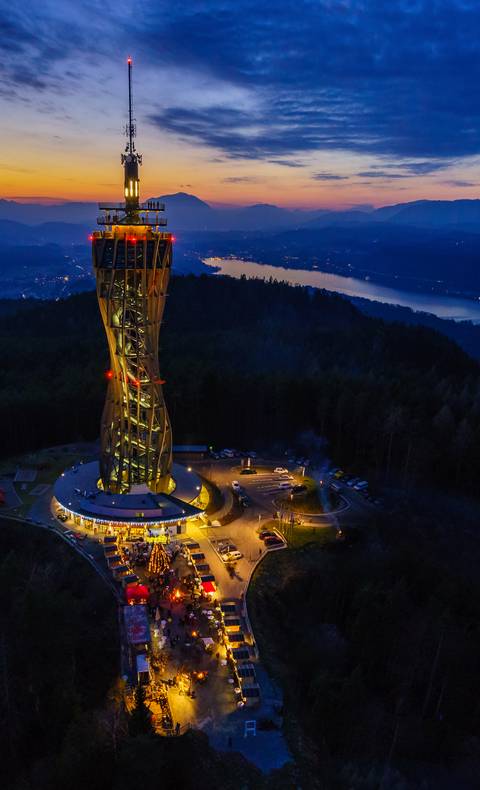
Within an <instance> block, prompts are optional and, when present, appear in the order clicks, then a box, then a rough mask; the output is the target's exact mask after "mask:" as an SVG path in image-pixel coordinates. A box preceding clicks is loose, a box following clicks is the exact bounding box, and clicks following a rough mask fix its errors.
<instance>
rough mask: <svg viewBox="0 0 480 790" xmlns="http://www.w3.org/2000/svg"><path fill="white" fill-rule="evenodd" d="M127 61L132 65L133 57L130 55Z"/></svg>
mask: <svg viewBox="0 0 480 790" xmlns="http://www.w3.org/2000/svg"><path fill="white" fill-rule="evenodd" d="M127 63H128V65H129V66H131V65H132V58H131V57H130V55H129V56H128V58H127Z"/></svg>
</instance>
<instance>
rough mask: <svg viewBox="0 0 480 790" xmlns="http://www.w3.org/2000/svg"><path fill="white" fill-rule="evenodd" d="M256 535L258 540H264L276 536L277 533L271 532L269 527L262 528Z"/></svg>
mask: <svg viewBox="0 0 480 790" xmlns="http://www.w3.org/2000/svg"><path fill="white" fill-rule="evenodd" d="M258 537H259V538H260V540H266V539H267V538H276V537H277V535H276V534H275V532H271V531H270V530H269V529H264V530H262V532H260V533H259V535H258Z"/></svg>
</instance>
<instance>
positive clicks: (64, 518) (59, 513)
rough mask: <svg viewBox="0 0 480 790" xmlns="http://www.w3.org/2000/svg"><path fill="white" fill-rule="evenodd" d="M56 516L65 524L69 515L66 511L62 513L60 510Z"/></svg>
mask: <svg viewBox="0 0 480 790" xmlns="http://www.w3.org/2000/svg"><path fill="white" fill-rule="evenodd" d="M56 516H57V518H58V520H59V521H61V522H62V523H63V524H65V522H66V521H68V516H66V515H65V513H62V512H61V511H59V512H58V513H57V514H56Z"/></svg>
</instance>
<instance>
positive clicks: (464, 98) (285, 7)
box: [0, 0, 480, 182]
mask: <svg viewBox="0 0 480 790" xmlns="http://www.w3.org/2000/svg"><path fill="white" fill-rule="evenodd" d="M0 35H1V41H2V48H3V50H4V52H5V53H6V57H4V58H2V59H1V61H0V76H1V78H2V82H3V88H2V89H1V90H2V91H3V92H4V94H5V95H8V93H10V94H11V95H12V96H14V97H18V98H20V97H21V98H23V99H24V100H27V99H25V95H26V91H27V89H28V88H30V89H32V91H33V92H38V93H39V94H40V93H45V92H47V91H49V90H50V91H61V90H64V89H65V85H68V88H69V90H71V91H73V92H75V90H76V87H75V83H76V82H79V81H80V80H81V74H82V64H83V61H84V59H85V56H89V58H90V65H91V63H92V60H93V61H94V62H95V63H96V62H98V75H99V83H98V90H99V91H105V92H106V95H108V90H109V86H108V85H106V86H103V85H102V62H103V60H102V59H107V58H108V59H109V60H110V62H111V63H113V61H114V60H115V59H116V58H118V57H119V56H120V55H119V54H118V53H121V57H123V55H124V53H126V52H127V51H128V50H130V51H132V52H134V53H135V54H138V56H139V60H141V61H143V63H144V64H145V63H146V64H148V65H149V66H151V67H152V68H153V69H154V70H155V69H156V70H158V79H157V80H156V81H155V90H153V91H152V94H151V95H152V98H151V109H150V112H149V118H150V120H151V122H152V123H153V124H155V125H156V126H158V127H159V128H161V129H164V130H167V131H168V132H170V133H172V134H174V135H176V136H179V137H181V138H183V139H185V140H188V141H193V142H195V143H200V144H203V145H206V146H209V147H211V148H212V149H213V150H214V151H215V154H216V158H218V157H219V156H221V157H224V158H234V159H239V158H246V159H262V160H266V161H269V162H273V163H275V164H278V165H283V166H287V167H302V166H304V161H303V159H305V160H306V159H307V158H308V156H309V155H311V154H312V153H315V152H322V151H349V152H353V153H359V154H367V155H375V156H377V157H381V161H383V160H385V161H387V164H386V165H381V166H380V167H381V169H382V170H383V171H384V172H385V173H387V172H388V171H389V170H390V168H391V167H392V169H393V168H396V170H395V171H394V172H395V173H396V175H393V174H391V175H389V176H388V178H390V179H392V178H399V177H400V175H401V174H402V173H405V174H410V175H417V176H421V175H426V174H431V173H433V172H435V171H436V170H441V169H442V168H444V167H446V166H447V165H449V164H450V163H451V162H453V161H455V160H458V159H460V158H462V157H465V156H470V155H473V154H478V153H479V152H480V3H479V2H478V0H388V1H387V0H385V1H382V0H296V2H295V3H292V2H291V0H275V2H274V3H272V2H271V0H188V2H185V3H183V4H180V3H176V4H175V3H171V2H170V0H169V1H168V2H167V0H156V2H155V3H145V4H143V5H139V4H138V3H136V2H135V3H134V2H133V0H117V1H116V2H113V0H105V1H104V3H100V0H83V1H82V3H78V2H75V1H74V0H63V2H58V3H57V5H55V4H54V2H49V3H44V4H40V3H38V1H37V0H24V2H23V3H22V4H21V6H20V5H15V4H14V3H11V4H10V5H8V6H7V4H6V1H5V2H4V3H3V7H2V8H0ZM72 65H73V68H72ZM172 75H173V76H172ZM188 75H193V76H194V77H195V78H196V79H197V82H198V85H199V86H201V84H202V80H203V81H204V83H205V84H208V87H209V90H208V93H207V94H206V96H207V95H208V96H209V97H211V96H212V91H213V90H214V89H215V86H216V88H217V90H218V98H216V99H215V101H211V99H210V103H209V100H208V99H207V98H206V96H205V97H203V96H201V87H199V88H198V91H199V96H198V98H197V99H196V98H195V97H193V96H192V91H191V90H190V91H185V90H184V85H185V84H186V83H187V82H188V79H189V77H188ZM165 80H170V82H171V83H173V80H175V81H176V82H175V87H176V93H177V95H178V100H177V99H176V100H175V101H172V100H171V99H170V100H169V101H162V93H163V91H162V88H163V85H165ZM182 80H185V82H182ZM190 87H191V86H190ZM169 88H170V90H169V91H168V95H169V96H172V93H173V91H172V90H171V88H172V84H170V85H169ZM89 90H93V88H92V87H90V88H89ZM78 91H79V96H80V95H81V93H80V87H79V88H78ZM239 94H242V95H244V96H245V101H238V95H239ZM164 95H166V94H164ZM165 105H166V106H165ZM299 157H300V158H301V159H302V161H299ZM389 160H391V163H390V162H389ZM406 160H409V161H406ZM374 169H375V168H374V166H373V165H372V166H370V167H369V168H368V170H367V171H366V172H369V173H373V171H374ZM386 177H387V176H385V178H386ZM372 178H373V179H376V180H377V182H378V181H381V178H382V176H379V175H376V176H373V175H372Z"/></svg>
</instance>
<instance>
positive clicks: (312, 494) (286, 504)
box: [276, 477, 331, 515]
mask: <svg viewBox="0 0 480 790" xmlns="http://www.w3.org/2000/svg"><path fill="white" fill-rule="evenodd" d="M300 484H301V485H304V486H305V487H306V491H302V492H301V493H300V494H293V496H292V495H291V494H290V493H288V494H285V495H281V496H278V497H277V498H276V503H277V505H278V506H279V507H283V508H285V510H289V511H293V512H294V513H312V514H317V515H318V514H319V513H324V512H325V511H327V512H328V510H330V509H331V507H330V496H329V491H328V488H327V487H325V488H323V487H320V486H319V485H318V483H317V482H316V481H315V480H313V478H311V477H302V478H300Z"/></svg>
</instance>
